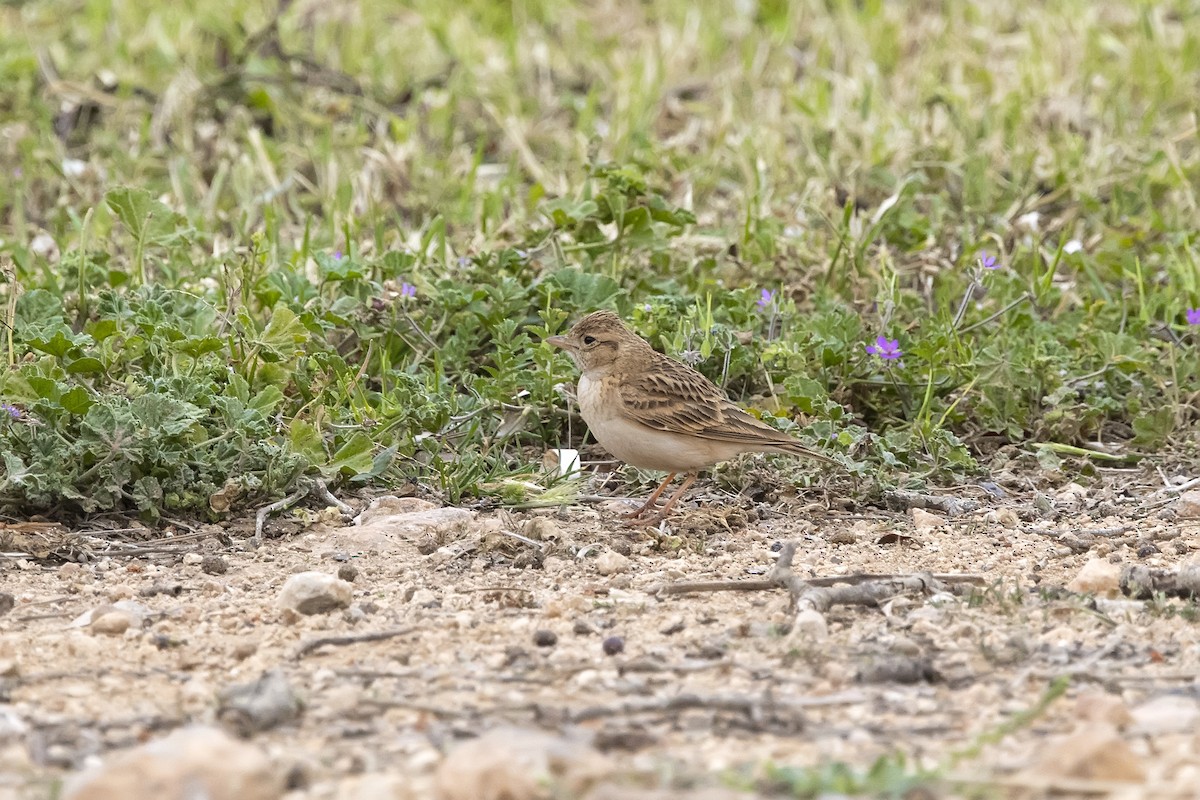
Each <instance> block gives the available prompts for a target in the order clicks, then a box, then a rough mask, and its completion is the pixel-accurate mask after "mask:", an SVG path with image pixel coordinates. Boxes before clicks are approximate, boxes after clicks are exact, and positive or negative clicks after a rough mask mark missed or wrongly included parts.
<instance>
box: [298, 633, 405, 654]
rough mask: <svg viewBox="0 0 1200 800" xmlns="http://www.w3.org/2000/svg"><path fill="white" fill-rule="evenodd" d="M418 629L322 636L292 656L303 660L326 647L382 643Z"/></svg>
mask: <svg viewBox="0 0 1200 800" xmlns="http://www.w3.org/2000/svg"><path fill="white" fill-rule="evenodd" d="M415 630H416V628H411V627H410V628H395V629H393V630H390V631H370V632H367V633H351V634H346V635H344V636H320V637H318V638H316V639H309V640H308V641H307V642H303V643H301V645H300V646H299V647H297V648H296V652H295V653H293V654H292V658H294V659H295V658H303V657H304V656H306V655H308V654H309V653H311V652H312V651H313V650H316V649H317V648H319V647H324V646H325V645H327V644H329V645H334V646H336V647H341V646H343V645H348V644H360V643H362V642H382V641H384V640H386V639H394V638H396V637H397V636H404V635H405V634H409V633H412V632H413V631H415Z"/></svg>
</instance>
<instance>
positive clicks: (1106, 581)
mask: <svg viewBox="0 0 1200 800" xmlns="http://www.w3.org/2000/svg"><path fill="white" fill-rule="evenodd" d="M1067 589H1069V590H1070V591H1072V592H1079V593H1080V594H1098V595H1102V596H1104V597H1116V596H1117V595H1119V594H1120V592H1121V567H1120V565H1119V564H1110V563H1109V562H1107V561H1105V560H1104V559H1102V558H1093V559H1090V560H1089V561H1088V562H1087V563H1086V564H1084V565H1083V567H1082V568H1080V570H1079V573H1078V574H1077V575H1076V576H1075V577H1074V578H1072V579H1071V582H1070V583H1068V584H1067Z"/></svg>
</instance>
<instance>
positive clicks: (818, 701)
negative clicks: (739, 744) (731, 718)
mask: <svg viewBox="0 0 1200 800" xmlns="http://www.w3.org/2000/svg"><path fill="white" fill-rule="evenodd" d="M866 699H867V697H866V695H864V694H863V693H862V692H847V693H843V694H841V695H830V696H828V697H801V698H795V697H788V698H783V697H778V696H775V695H772V694H769V693H768V694H764V695H763V696H762V697H748V696H746V695H700V694H690V693H686V694H677V695H675V696H673V697H652V698H635V699H631V700H625V701H622V702H619V703H612V704H610V705H600V706H589V707H587V708H583V709H580V710H579V711H575V712H573V713H571V714H570V717H569V718H570V721H571V722H574V723H579V722H587V721H588V720H593V719H601V718H603V717H615V716H624V715H631V714H646V713H655V712H659V713H661V712H665V711H687V710H689V709H693V708H706V709H712V710H716V711H735V712H739V713H742V714H745V715H746V716H748V717H750V718H752V719H754V720H756V721H760V720H761V717H762V715H763V712H764V711H768V712H780V711H791V712H798V711H803V710H804V709H807V708H818V707H820V706H830V705H846V704H852V703H861V702H863V701H865V700H866Z"/></svg>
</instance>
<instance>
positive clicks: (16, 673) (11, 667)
mask: <svg viewBox="0 0 1200 800" xmlns="http://www.w3.org/2000/svg"><path fill="white" fill-rule="evenodd" d="M19 677H21V665H20V664H18V663H17V660H16V659H15V658H0V678H19Z"/></svg>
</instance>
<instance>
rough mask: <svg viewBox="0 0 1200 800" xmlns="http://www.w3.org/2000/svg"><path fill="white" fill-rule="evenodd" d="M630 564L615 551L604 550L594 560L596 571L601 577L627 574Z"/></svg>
mask: <svg viewBox="0 0 1200 800" xmlns="http://www.w3.org/2000/svg"><path fill="white" fill-rule="evenodd" d="M632 563H633V562H631V561H630V560H629V559H628V558H627V557H625V556H623V555H621V554H620V553H618V552H616V551H615V550H605V551H604V552H603V553H601V554H600V555H599V556H598V557H597V558H596V571H597V572H599V573H600V574H601V575H616V574H618V573H621V572H627V571H628V570H629V567H630V566H631V565H632Z"/></svg>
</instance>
